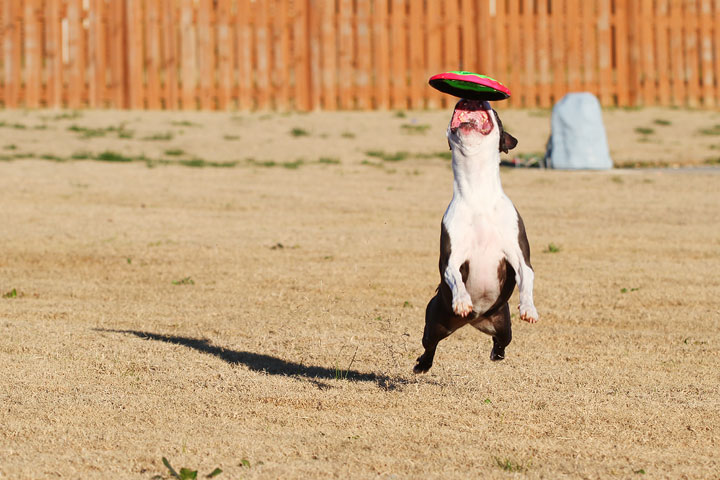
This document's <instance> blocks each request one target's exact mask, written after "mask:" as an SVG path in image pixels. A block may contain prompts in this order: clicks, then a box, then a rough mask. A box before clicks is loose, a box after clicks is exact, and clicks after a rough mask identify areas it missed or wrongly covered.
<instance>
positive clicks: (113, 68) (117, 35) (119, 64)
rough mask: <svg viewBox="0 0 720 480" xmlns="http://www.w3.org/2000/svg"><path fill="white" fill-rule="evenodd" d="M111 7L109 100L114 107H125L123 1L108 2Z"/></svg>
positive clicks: (124, 21) (124, 20)
mask: <svg viewBox="0 0 720 480" xmlns="http://www.w3.org/2000/svg"><path fill="white" fill-rule="evenodd" d="M109 5H110V7H111V9H112V10H111V12H110V15H109V16H108V19H109V22H110V36H109V38H108V43H109V46H110V74H111V79H112V80H111V82H110V89H111V91H112V92H111V95H110V98H111V102H112V106H113V107H115V108H126V107H127V103H126V102H127V82H126V73H125V72H126V68H125V55H126V54H127V52H126V48H125V43H126V37H125V32H126V28H125V23H126V17H125V13H126V12H125V2H123V1H115V2H110V3H109Z"/></svg>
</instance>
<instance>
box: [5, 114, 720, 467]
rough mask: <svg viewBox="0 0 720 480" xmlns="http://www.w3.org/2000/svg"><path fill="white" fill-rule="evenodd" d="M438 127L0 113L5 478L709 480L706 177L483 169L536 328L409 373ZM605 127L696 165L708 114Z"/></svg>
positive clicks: (417, 332)
mask: <svg viewBox="0 0 720 480" xmlns="http://www.w3.org/2000/svg"><path fill="white" fill-rule="evenodd" d="M501 115H502V117H503V120H504V122H505V123H506V124H507V127H508V130H509V131H510V132H511V133H513V134H514V135H515V136H517V137H518V138H519V140H520V149H519V150H518V151H519V152H520V153H525V154H532V153H533V152H537V151H541V150H542V148H543V145H544V142H545V140H546V139H547V134H548V123H549V117H548V112H542V111H531V112H527V111H506V112H503V111H501ZM448 119H449V112H419V113H418V112H408V113H406V114H404V115H399V114H395V113H392V112H389V113H369V114H358V113H336V114H331V113H327V114H308V115H297V114H293V115H280V114H268V115H262V114H255V115H250V114H222V113H163V112H155V113H152V112H150V113H148V112H53V111H42V112H8V111H3V112H0V122H1V123H2V126H0V149H1V150H0V205H1V206H0V332H1V334H0V385H2V390H1V391H0V426H1V427H2V428H0V478H7V479H33V478H99V479H100V478H102V479H108V478H138V479H150V478H152V477H153V476H157V475H160V476H162V477H164V478H171V474H170V473H169V471H168V469H167V468H166V467H165V466H164V465H163V463H162V461H161V458H162V457H166V458H167V459H168V460H169V461H170V463H171V464H172V465H173V467H175V469H177V470H179V469H180V467H187V468H190V469H192V470H198V471H199V473H198V478H204V477H205V475H206V474H208V473H210V472H211V471H213V469H215V468H216V467H219V468H221V469H222V470H223V473H221V474H220V475H219V476H217V477H215V478H219V479H225V478H227V479H237V478H242V479H259V478H262V479H274V478H382V479H393V478H397V479H401V478H413V479H414V478H438V479H439V478H442V479H453V478H457V479H464V478H479V477H483V478H547V479H555V478H673V479H674V478H693V479H695V478H718V475H719V473H718V472H720V455H718V451H720V413H719V412H720V393H719V391H718V389H719V385H720V275H719V274H718V272H719V271H720V255H719V252H720V208H719V206H720V188H718V187H720V175H719V174H717V171H715V170H712V169H709V168H708V169H698V170H696V171H693V170H690V171H680V172H678V171H673V170H671V169H664V170H659V169H649V170H648V169H633V170H615V171H610V172H558V171H542V170H522V169H512V170H511V169H504V170H503V171H502V177H503V184H504V187H505V190H506V192H507V193H508V194H509V196H510V197H511V198H512V199H513V201H514V202H515V204H516V206H517V208H518V209H519V210H520V212H521V213H522V214H523V217H524V219H525V224H526V226H527V230H528V236H529V238H530V242H531V247H532V251H533V256H532V259H533V264H534V267H535V271H536V289H535V301H536V305H537V307H538V310H539V312H540V316H541V318H540V322H539V323H538V324H536V325H528V324H525V323H521V322H519V321H516V322H515V324H514V327H515V328H514V339H513V342H512V343H511V344H510V346H509V347H508V349H507V358H506V360H505V361H503V362H499V363H493V362H491V361H490V360H489V353H490V346H491V340H490V337H487V336H485V335H483V334H481V333H479V332H477V331H475V330H474V329H472V328H465V329H462V330H460V331H458V332H456V333H455V334H454V335H453V336H451V337H450V338H448V339H447V340H444V341H443V342H442V343H441V344H440V346H439V348H438V354H437V357H436V360H435V365H434V366H433V368H432V370H430V372H429V373H428V374H426V375H420V376H416V375H414V374H413V373H412V367H413V365H414V360H415V358H416V357H417V356H418V355H419V354H420V353H421V351H422V348H421V345H420V339H421V336H422V329H423V313H424V307H425V304H426V302H427V301H428V300H429V299H430V298H431V296H432V295H433V293H434V290H435V287H436V286H437V283H438V280H439V274H438V272H437V255H438V244H439V237H440V231H439V226H440V218H441V216H442V214H443V211H444V209H445V207H446V206H447V203H448V202H449V200H450V195H451V182H452V172H451V171H450V169H449V168H448V165H449V162H448V160H447V158H445V157H446V154H447V146H446V143H445V139H444V129H445V126H446V123H447V120H448ZM605 121H606V125H607V126H608V136H609V138H610V144H611V152H612V153H613V157H614V159H615V161H616V162H618V163H625V164H630V163H633V162H634V163H640V164H656V163H657V164H664V165H675V164H689V165H698V164H704V163H712V162H713V155H714V153H715V154H717V155H720V152H718V151H717V150H715V147H716V146H720V136H716V133H718V134H720V127H718V126H716V123H717V124H720V115H719V114H718V113H713V112H693V111H679V110H642V111H623V110H616V111H610V112H606V116H605ZM658 121H659V122H658ZM667 122H670V123H669V124H668V123H667ZM637 128H646V129H651V130H653V132H652V133H648V132H647V130H644V132H645V133H639V132H638V131H636V129H637ZM713 142H715V143H713ZM512 302H513V304H512V309H513V311H516V306H517V297H516V296H514V297H513V300H512ZM515 319H517V316H516V315H515Z"/></svg>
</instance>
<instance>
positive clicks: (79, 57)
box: [67, 0, 85, 108]
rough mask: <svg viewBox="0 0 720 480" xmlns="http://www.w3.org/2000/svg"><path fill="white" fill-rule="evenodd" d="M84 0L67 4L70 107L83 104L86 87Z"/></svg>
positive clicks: (71, 1)
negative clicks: (83, 33) (82, 16)
mask: <svg viewBox="0 0 720 480" xmlns="http://www.w3.org/2000/svg"><path fill="white" fill-rule="evenodd" d="M81 15H82V0H69V1H68V5H67V19H68V57H69V58H68V60H69V61H70V72H69V73H70V74H69V78H68V82H69V83H68V107H70V108H80V107H81V106H82V97H83V90H84V87H85V78H84V73H85V62H84V60H85V59H84V56H85V49H84V48H83V44H82V41H83V35H82V31H83V26H82V19H81Z"/></svg>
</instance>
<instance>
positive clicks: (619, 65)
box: [614, 0, 630, 106]
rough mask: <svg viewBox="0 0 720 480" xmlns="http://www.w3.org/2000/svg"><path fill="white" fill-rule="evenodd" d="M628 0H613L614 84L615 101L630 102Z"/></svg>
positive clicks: (624, 103)
mask: <svg viewBox="0 0 720 480" xmlns="http://www.w3.org/2000/svg"><path fill="white" fill-rule="evenodd" d="M627 2H628V0H615V15H614V19H615V38H614V40H615V63H616V64H615V82H614V83H615V86H616V93H617V103H618V104H619V105H623V106H626V105H629V104H630V91H629V83H630V82H629V75H630V48H629V43H628V42H629V34H628V24H627V8H628V7H627Z"/></svg>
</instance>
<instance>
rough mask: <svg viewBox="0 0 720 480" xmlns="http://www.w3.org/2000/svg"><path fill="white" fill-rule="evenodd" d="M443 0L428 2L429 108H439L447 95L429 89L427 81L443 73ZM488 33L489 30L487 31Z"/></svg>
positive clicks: (429, 0) (426, 77)
mask: <svg viewBox="0 0 720 480" xmlns="http://www.w3.org/2000/svg"><path fill="white" fill-rule="evenodd" d="M441 7H442V5H441V0H428V2H427V69H426V70H425V77H424V82H425V85H426V90H428V94H427V98H428V101H427V106H428V108H438V107H439V106H440V104H441V103H442V97H443V96H445V94H443V93H441V92H438V91H437V90H435V89H433V88H430V87H427V80H428V78H430V77H431V76H433V75H435V74H436V73H440V72H442V71H443V70H442V68H443V64H442V33H443V30H442V27H443V19H442V9H441ZM486 31H487V30H486Z"/></svg>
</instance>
